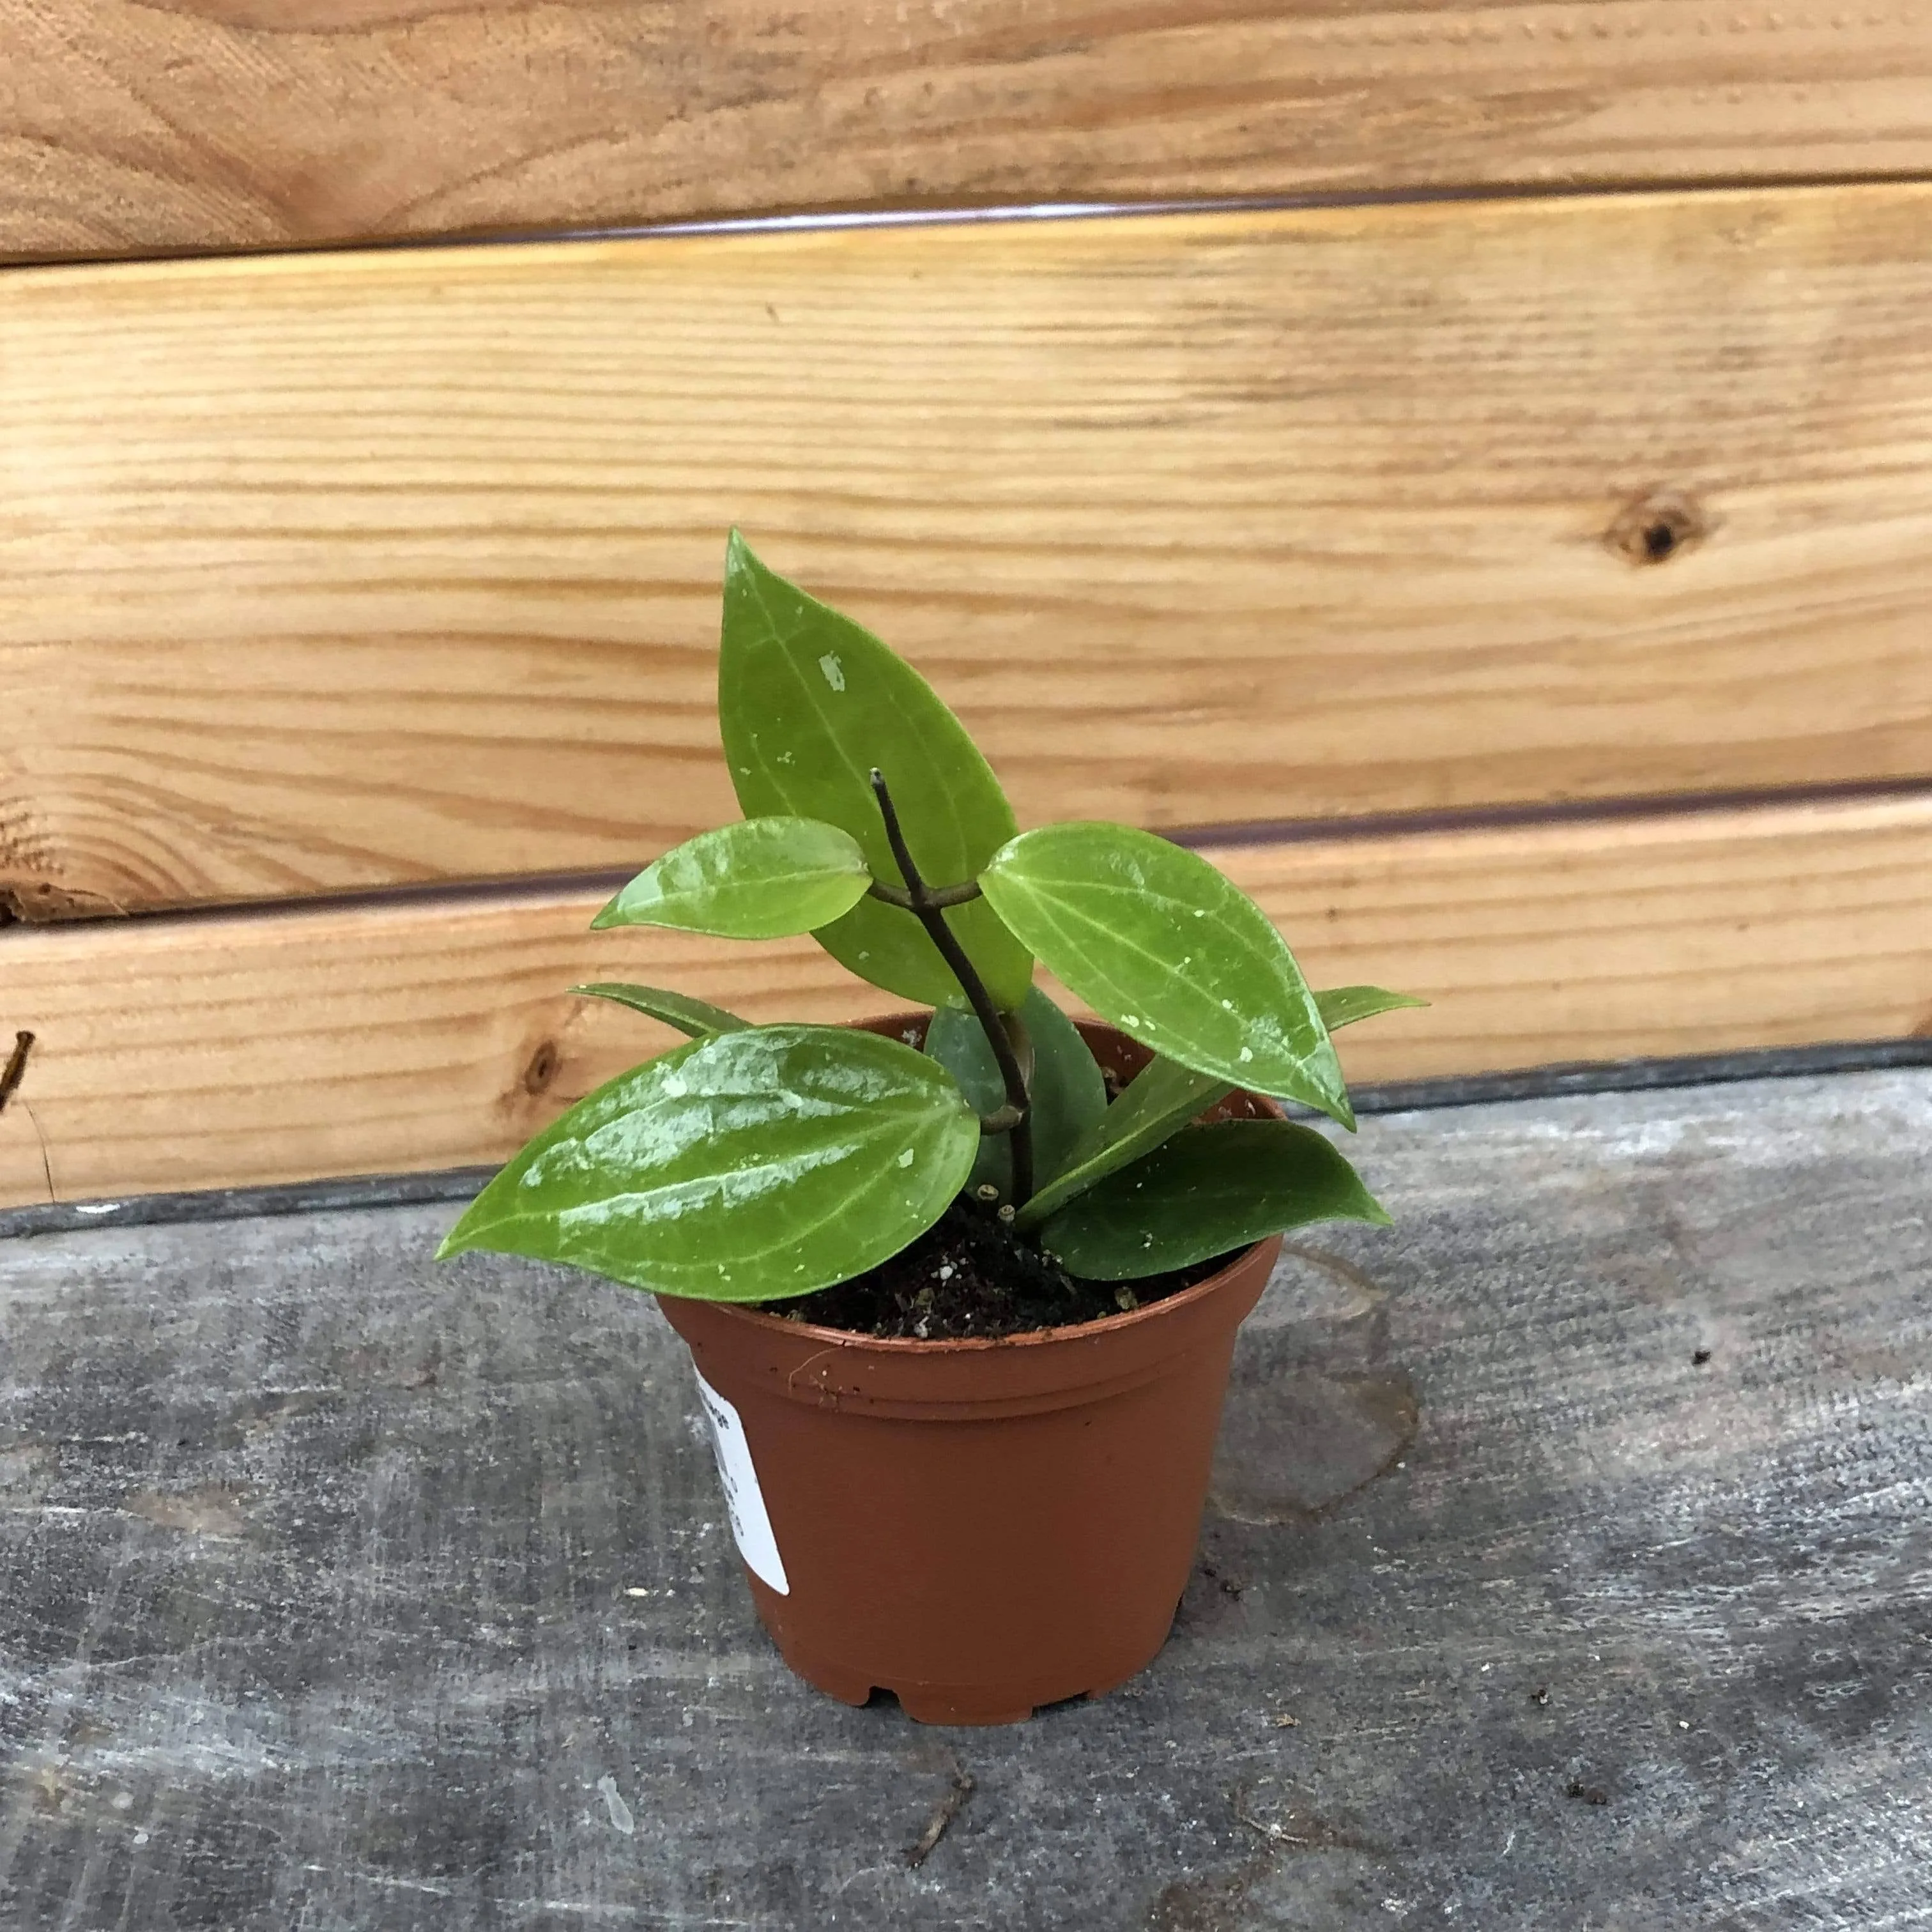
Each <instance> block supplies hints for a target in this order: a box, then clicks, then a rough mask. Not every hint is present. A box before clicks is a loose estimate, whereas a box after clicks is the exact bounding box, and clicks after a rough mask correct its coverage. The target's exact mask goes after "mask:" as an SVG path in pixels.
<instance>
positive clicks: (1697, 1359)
mask: <svg viewBox="0 0 1932 1932" xmlns="http://www.w3.org/2000/svg"><path fill="white" fill-rule="evenodd" d="M1710 1359H1711V1352H1710V1350H1709V1349H1699V1350H1697V1352H1696V1353H1695V1354H1694V1355H1692V1357H1691V1367H1693V1368H1694V1369H1701V1368H1702V1367H1703V1366H1704V1364H1706V1362H1708V1361H1709V1360H1710Z"/></svg>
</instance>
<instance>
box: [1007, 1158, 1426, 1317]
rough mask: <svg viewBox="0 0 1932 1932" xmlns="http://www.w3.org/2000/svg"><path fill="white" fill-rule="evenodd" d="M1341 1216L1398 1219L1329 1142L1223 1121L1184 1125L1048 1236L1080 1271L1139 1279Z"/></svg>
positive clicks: (1084, 1199)
mask: <svg viewBox="0 0 1932 1932" xmlns="http://www.w3.org/2000/svg"><path fill="white" fill-rule="evenodd" d="M1338 1220H1340V1221H1371V1222H1376V1223H1382V1224H1384V1225H1386V1224H1387V1223H1388V1215H1387V1214H1385V1213H1384V1212H1383V1211H1382V1205H1381V1204H1380V1203H1379V1202H1378V1201H1377V1200H1376V1198H1375V1196H1373V1195H1372V1194H1371V1193H1370V1192H1369V1191H1368V1190H1367V1188H1366V1187H1364V1186H1363V1185H1362V1184H1361V1179H1360V1178H1359V1177H1358V1175H1357V1174H1356V1172H1355V1169H1353V1168H1352V1167H1351V1166H1349V1163H1348V1162H1347V1161H1346V1160H1344V1159H1343V1157H1342V1155H1341V1154H1340V1152H1339V1151H1337V1149H1336V1148H1335V1147H1334V1145H1332V1144H1331V1142H1329V1141H1328V1140H1327V1139H1325V1138H1324V1137H1323V1136H1322V1135H1321V1134H1319V1133H1316V1130H1314V1129H1313V1127H1302V1126H1301V1125H1299V1124H1298V1123H1296V1122H1295V1121H1216V1122H1214V1123H1213V1124H1211V1125H1209V1126H1207V1127H1184V1128H1183V1129H1182V1130H1181V1132H1180V1133H1178V1134H1176V1135H1175V1136H1174V1137H1173V1139H1171V1140H1169V1141H1168V1142H1165V1143H1164V1144H1163V1145H1162V1146H1160V1147H1159V1148H1156V1149H1155V1151H1154V1152H1153V1153H1152V1154H1149V1155H1148V1157H1146V1158H1145V1160H1139V1161H1136V1163H1134V1165H1133V1166H1131V1167H1127V1168H1123V1169H1121V1171H1120V1172H1118V1173H1117V1174H1113V1175H1109V1177H1108V1178H1106V1180H1105V1181H1102V1182H1101V1183H1100V1185H1099V1186H1098V1187H1094V1188H1091V1189H1089V1190H1088V1192H1087V1193H1085V1194H1083V1195H1082V1196H1081V1197H1080V1199H1079V1200H1078V1201H1076V1202H1073V1204H1072V1205H1070V1206H1069V1207H1067V1208H1062V1209H1061V1211H1060V1212H1059V1213H1058V1214H1056V1215H1055V1216H1054V1217H1053V1218H1052V1220H1049V1222H1048V1223H1047V1224H1046V1226H1045V1227H1044V1228H1043V1229H1041V1230H1040V1245H1041V1246H1042V1247H1044V1248H1045V1249H1046V1250H1047V1252H1048V1253H1049V1254H1052V1255H1053V1256H1056V1257H1058V1259H1059V1260H1060V1261H1061V1262H1062V1263H1063V1264H1064V1265H1065V1266H1066V1267H1067V1268H1069V1269H1070V1270H1071V1271H1073V1273H1074V1274H1078V1275H1085V1276H1086V1277H1088V1278H1090V1279H1091V1280H1096V1281H1131V1280H1135V1279H1136V1278H1137V1277H1140V1276H1142V1275H1149V1274H1166V1273H1167V1272H1168V1271H1169V1270H1170V1269H1172V1268H1187V1267H1190V1266H1191V1265H1193V1263H1194V1262H1204V1261H1207V1260H1208V1259H1210V1258H1211V1257H1212V1256H1216V1255H1225V1254H1232V1253H1234V1252H1235V1250H1237V1249H1240V1248H1244V1247H1247V1245H1248V1244H1250V1242H1251V1241H1260V1240H1261V1239H1262V1238H1263V1237H1264V1236H1265V1235H1278V1234H1280V1233H1281V1232H1283V1229H1289V1228H1299V1227H1304V1226H1307V1223H1310V1222H1311V1221H1338Z"/></svg>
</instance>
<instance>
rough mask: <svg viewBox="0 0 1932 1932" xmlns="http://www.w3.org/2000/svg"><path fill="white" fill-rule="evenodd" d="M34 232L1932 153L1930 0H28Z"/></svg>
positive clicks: (1581, 175) (303, 233) (31, 252)
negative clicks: (286, 1) (1849, 1)
mask: <svg viewBox="0 0 1932 1932" xmlns="http://www.w3.org/2000/svg"><path fill="white" fill-rule="evenodd" d="M0 35H4V40H0V50H4V55H5V58H0V170H4V173H5V183H6V192H5V196H4V197H0V251H5V252H7V253H9V254H12V255H13V256H15V257H50V256H58V255H70V256H71V255H77V254H79V255H102V254H122V253H133V254H144V253H153V252H157V251H165V250H178V251H206V250H212V249H220V248H275V247H283V246H287V245H290V244H301V243H313V242H342V241H353V240H357V239H371V238H376V237H382V236H405V235H410V236H424V235H438V234H449V233H479V232H480V233H503V232H505V231H523V232H527V231H529V230H532V229H543V228H557V227H586V226H610V225H622V224H626V223H643V222H653V221H661V220H665V219H667V218H686V217H708V216H717V215H730V214H742V213H745V212H747V211H761V210H773V209H814V208H862V207H876V206H889V207H901V208H903V207H919V206H932V205H959V204H972V203H986V202H1039V201H1052V200H1062V201H1064V200H1069V199H1074V200H1079V199H1095V198H1100V199H1127V200H1145V199H1162V198H1167V199H1172V198H1175V197H1187V196H1201V195H1226V194H1241V195H1254V194H1264V195H1266V194H1275V195H1279V194H1287V193H1307V192H1310V191H1334V190H1353V191H1358V192H1359V191H1361V190H1379V189H1391V188H1405V187H1430V188H1436V187H1458V186H1467V185H1471V184H1499V183H1516V184H1550V183H1562V184H1574V183H1577V182H1600V183H1601V182H1643V181H1664V182H1669V181H1688V180H1704V179H1718V180H1738V179H1747V180H1748V179H1754V178H1756V179H1763V178H1790V177H1792V176H1797V175H1808V176H1814V177H1816V176H1827V175H1829V176H1845V175H1860V174H1865V175H1869V174H1872V173H1878V172H1906V171H1909V170H1912V169H1925V168H1927V167H1928V166H1932V15H1928V13H1927V11H1926V10H1925V9H1924V7H1922V6H1919V5H1906V4H1900V0H1889V4H1884V5H1858V6H1856V7H1832V6H1829V5H1823V6H1817V7H1786V6H1779V7H1770V6H1766V5H1763V4H1759V0H1751V4H1746V5H1737V4H1736V0H1725V4H1723V5H1718V4H1716V0H1541V4H1531V5H1487V6H1469V5H1453V4H1451V5H1445V4H1442V0H1389V4H1385V5H1379V6H1377V5H1364V4H1361V0H1303V4H1298V5H1295V6H1292V7H1274V8H1255V7H1250V6H1246V5H1238V4H1235V0H1127V4H1125V5H1118V6H1115V7H1109V8H1107V9H1104V10H1094V9H1092V8H1091V7H1082V6H1079V5H1073V4H1072V0H1052V4H1048V5H1037V4H1028V0H986V3H985V4H974V5H939V4H936V3H935V4H915V5H897V6H893V7H886V6H883V5H877V4H869V0H868V4H860V0H837V4H821V5H816V6H814V7H810V8H792V9H781V8H776V7H772V6H769V5H764V4H760V0H712V3H711V4H708V5H698V4H697V0H670V4H647V0H553V4H550V5H544V6H541V7H524V6H515V5H508V4H505V0H468V4H462V0H458V4H450V0H307V4H305V5H303V6H302V7H299V8H291V7H287V6H285V5H280V4H276V0H220V4H217V5H210V4H207V3H206V0H160V4H157V0H62V5H59V6H58V7H56V6H52V5H31V4H29V3H28V0H10V4H9V5H7V6H5V7H4V8H0Z"/></svg>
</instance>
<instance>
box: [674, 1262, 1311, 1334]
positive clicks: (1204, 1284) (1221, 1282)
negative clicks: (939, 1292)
mask: <svg viewBox="0 0 1932 1932" xmlns="http://www.w3.org/2000/svg"><path fill="white" fill-rule="evenodd" d="M1280 1239H1281V1237H1280V1235H1263V1236H1262V1238H1261V1239H1260V1240H1259V1241H1252V1242H1250V1244H1248V1246H1247V1247H1244V1248H1241V1249H1238V1250H1235V1252H1234V1253H1232V1254H1230V1255H1229V1257H1228V1259H1227V1262H1226V1264H1225V1265H1223V1266H1222V1267H1220V1268H1217V1269H1216V1270H1215V1271H1214V1273H1213V1274H1211V1275H1208V1276H1207V1277H1205V1278H1204V1279H1203V1280H1200V1281H1197V1282H1196V1283H1194V1285H1193V1286H1192V1287H1191V1288H1184V1289H1178V1290H1177V1291H1176V1292H1175V1293H1174V1294H1172V1295H1163V1296H1162V1297H1161V1298H1160V1300H1159V1301H1150V1302H1148V1303H1146V1304H1144V1305H1143V1306H1142V1307H1139V1308H1130V1309H1126V1310H1123V1311H1122V1312H1121V1313H1119V1314H1118V1315H1103V1316H1097V1317H1096V1318H1095V1319H1094V1320H1093V1321H1091V1322H1067V1323H1065V1324H1064V1325H1061V1327H1059V1328H1023V1329H1022V1330H1021V1331H1019V1334H1014V1335H952V1336H937V1337H931V1338H929V1339H928V1340H923V1341H922V1340H920V1339H919V1337H916V1336H913V1335H868V1334H863V1333H862V1332H861V1331H859V1330H858V1329H856V1328H826V1327H824V1326H823V1325H821V1324H820V1323H818V1322H788V1321H787V1320H786V1319H785V1318H784V1316H781V1315H771V1314H767V1313H766V1309H767V1308H768V1307H769V1306H770V1304H769V1303H765V1302H752V1301H705V1300H704V1298H703V1297H702V1296H700V1295H679V1296H676V1297H668V1296H667V1297H663V1299H666V1300H676V1301H690V1302H696V1303H700V1304H702V1305H703V1307H706V1308H709V1309H714V1310H716V1311H717V1312H718V1313H719V1314H721V1315H729V1316H734V1317H736V1319H739V1320H740V1321H743V1322H749V1323H750V1324H751V1325H752V1326H754V1328H763V1329H765V1330H766V1331H769V1332H771V1333H772V1334H779V1335H785V1336H789V1337H793V1338H794V1339H796V1340H801V1341H813V1342H817V1343H821V1344H823V1345H826V1346H843V1347H853V1346H856V1347H859V1348H863V1349H877V1350H878V1351H879V1352H880V1353H881V1354H884V1355H923V1356H938V1355H974V1354H981V1353H985V1352H988V1351H991V1350H996V1349H1042V1348H1046V1347H1049V1346H1052V1344H1053V1343H1056V1342H1073V1343H1079V1342H1088V1341H1094V1340H1098V1339H1099V1338H1100V1337H1102V1336H1104V1335H1109V1334H1117V1333H1118V1332H1119V1331H1121V1330H1123V1329H1128V1328H1138V1327H1139V1326H1141V1325H1142V1324H1143V1323H1145V1322H1151V1321H1153V1320H1154V1319H1156V1318H1157V1316H1161V1315H1163V1314H1179V1313H1181V1311H1182V1310H1184V1309H1187V1308H1190V1307H1193V1304H1195V1303H1196V1302H1197V1301H1205V1300H1206V1299H1207V1298H1208V1296H1209V1295H1212V1294H1213V1293H1214V1292H1215V1291H1216V1290H1217V1289H1220V1288H1221V1287H1223V1286H1225V1284H1226V1282H1227V1280H1228V1277H1229V1276H1230V1275H1232V1274H1233V1273H1234V1272H1235V1270H1236V1269H1238V1268H1241V1266H1242V1265H1244V1263H1245V1262H1247V1259H1248V1258H1249V1257H1250V1256H1251V1255H1253V1254H1254V1253H1256V1250H1259V1249H1262V1248H1265V1247H1267V1246H1268V1244H1270V1243H1271V1242H1279V1241H1280Z"/></svg>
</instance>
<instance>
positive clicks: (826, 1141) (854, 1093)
mask: <svg viewBox="0 0 1932 1932" xmlns="http://www.w3.org/2000/svg"><path fill="white" fill-rule="evenodd" d="M979 1145H980V1124H979V1121H978V1119H977V1117H976V1116H975V1115H974V1112H973V1110H972V1109H971V1108H970V1107H969V1106H967V1104H966V1100H965V1096H964V1095H963V1094H961V1092H960V1091H959V1087H958V1085H956V1083H955V1082H954V1081H953V1077H952V1076H951V1075H950V1074H949V1073H947V1071H946V1070H945V1069H944V1067H941V1066H940V1065H939V1064H938V1062H937V1061H933V1060H931V1059H929V1058H927V1057H926V1055H924V1054H922V1053H920V1052H916V1050H915V1049H913V1048H911V1047H910V1046H906V1045H905V1044H904V1042H902V1041H900V1040H886V1039H883V1038H881V1037H880V1036H879V1035H877V1034H869V1033H861V1032H858V1031H853V1030H851V1029H849V1028H844V1027H815V1026H775V1027H755V1028H748V1029H747V1030H745V1031H741V1032H736V1033H726V1034H718V1035H716V1036H715V1037H712V1038H710V1039H708V1040H698V1041H696V1042H694V1043H693V1044H692V1045H691V1046H682V1047H679V1048H678V1049H676V1051H675V1052H671V1053H668V1054H666V1055H664V1057H663V1058H661V1059H658V1060H653V1061H649V1063H648V1064H646V1065H644V1066H643V1067H635V1068H634V1069H633V1070H631V1072H630V1073H625V1074H622V1075H620V1076H619V1077H618V1078H617V1079H615V1080H613V1081H612V1082H610V1084H609V1085H607V1086H604V1087H601V1088H598V1090H597V1091H596V1092H595V1093H594V1094H591V1095H590V1096H589V1098H588V1099H586V1100H580V1101H579V1102H578V1103H577V1105H576V1106H574V1107H573V1108H571V1109H570V1111H569V1112H568V1113H567V1114H565V1115H564V1116H563V1117H562V1119H560V1120H559V1121H556V1123H555V1124H553V1125H552V1126H550V1127H547V1128H546V1129H545V1130H544V1131H543V1132H542V1133H540V1134H538V1136H536V1137H535V1139H533V1140H532V1141H531V1142H529V1144H528V1145H526V1147H525V1148H523V1151H521V1152H520V1153H519V1154H517V1156H516V1157H515V1158H514V1160H511V1163H509V1165H508V1166H507V1167H505V1169H503V1171H502V1172H501V1173H500V1174H499V1175H497V1176H496V1178H495V1179H494V1180H493V1181H491V1182H490V1184H489V1186H488V1187H486V1188H484V1190H483V1192H482V1193H481V1194H480V1195H478V1196H477V1198H476V1199H475V1202H473V1203H472V1205H471V1206H470V1208H469V1212H468V1213H466V1214H465V1215H464V1216H463V1218H462V1220H460V1221H459V1222H458V1223H457V1224H456V1226H455V1229H453V1230H452V1232H451V1234H450V1235H449V1238H448V1239H447V1240H446V1241H445V1242H444V1243H443V1247H442V1249H441V1250H440V1253H443V1254H444V1255H452V1254H456V1253H460V1252H461V1251H462V1250H464V1249H466V1248H491V1249H494V1250H497V1251H498V1252H499V1253H504V1254H520V1255H534V1256H536V1257H538V1259H541V1260H544V1261H551V1262H568V1263H569V1264H570V1265H572V1266H573V1267H576V1268H589V1269H591V1270H592V1271H594V1272H595V1273H597V1274H602V1275H607V1276H609V1277H610V1279H611V1280H613V1281H621V1282H625V1283H628V1284H629V1285H630V1286H632V1287H634V1288H645V1289H655V1291H656V1292H658V1293H659V1294H661V1295H691V1296H694V1297H696V1298H699V1299H700V1300H704V1301H772V1300H775V1299H776V1298H778V1297H780V1296H782V1295H802V1294H805V1293H806V1292H808V1291H810V1290H811V1289H816V1288H824V1287H826V1286H829V1285H830V1284H831V1283H834V1282H839V1281H844V1280H848V1279H850V1277H852V1276H853V1275H855V1274H860V1273H862V1271H864V1270H865V1269H866V1268H871V1267H873V1266H874V1265H876V1264H877V1263H878V1262H882V1261H883V1260H885V1259H886V1258H887V1257H888V1256H892V1255H894V1254H896V1253H898V1250H900V1249H901V1248H902V1247H904V1246H905V1244H907V1242H908V1241H911V1240H912V1239H913V1237H914V1236H916V1235H919V1234H920V1233H922V1232H923V1231H924V1230H925V1229H927V1228H929V1227H930V1226H932V1223H934V1222H935V1221H936V1220H938V1218H939V1217H940V1215H941V1214H942V1213H943V1212H944V1211H945V1208H946V1206H947V1203H948V1202H950V1201H951V1200H952V1199H953V1198H954V1196H956V1195H957V1194H958V1193H959V1190H960V1188H961V1187H962V1186H963V1185H964V1184H965V1179H966V1176H967V1175H968V1173H969V1172H971V1169H972V1166H973V1159H974V1154H976V1153H977V1151H978V1148H979Z"/></svg>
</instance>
